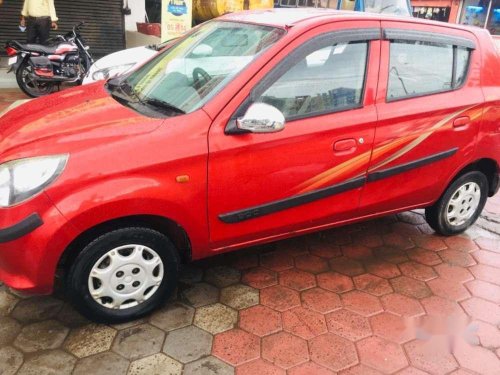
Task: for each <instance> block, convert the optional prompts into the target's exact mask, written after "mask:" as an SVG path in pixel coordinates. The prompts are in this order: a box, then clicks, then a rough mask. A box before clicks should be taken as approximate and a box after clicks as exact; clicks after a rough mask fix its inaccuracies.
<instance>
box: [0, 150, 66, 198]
mask: <svg viewBox="0 0 500 375" xmlns="http://www.w3.org/2000/svg"><path fill="white" fill-rule="evenodd" d="M67 161H68V155H54V156H42V157H35V158H26V159H19V160H13V161H10V162H7V163H4V164H2V165H0V207H10V206H13V205H15V204H17V203H20V202H22V201H25V200H27V199H29V198H31V197H32V196H34V195H35V194H37V193H39V192H41V191H42V190H43V189H45V188H46V187H47V186H48V185H50V184H51V183H52V182H53V181H54V180H55V179H56V178H57V177H58V176H59V175H60V174H61V172H62V171H63V169H64V167H65V166H66V162H67Z"/></svg>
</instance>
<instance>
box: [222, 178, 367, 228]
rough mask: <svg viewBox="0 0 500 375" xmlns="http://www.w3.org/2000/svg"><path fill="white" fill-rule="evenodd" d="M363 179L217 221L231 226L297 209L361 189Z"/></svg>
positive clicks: (235, 212)
mask: <svg viewBox="0 0 500 375" xmlns="http://www.w3.org/2000/svg"><path fill="white" fill-rule="evenodd" d="M365 181H366V179H365V177H358V178H354V179H352V180H348V181H346V182H343V183H341V184H337V185H333V186H329V187H326V188H323V189H318V190H315V191H312V192H310V193H304V194H299V195H295V196H293V197H290V198H285V199H280V200H277V201H274V202H270V203H265V204H262V205H259V206H254V207H250V208H245V209H244V210H238V211H232V212H229V213H226V214H221V215H219V219H220V220H221V221H223V222H224V223H228V224H233V223H239V222H241V221H245V220H249V219H253V218H256V217H260V216H264V215H269V214H272V213H275V212H278V211H282V210H286V209H288V208H292V207H297V206H300V205H302V204H306V203H310V202H314V201H316V200H319V199H323V198H326V197H329V196H332V195H336V194H340V193H343V192H345V191H348V190H353V189H357V188H360V187H362V186H363V185H364V184H365Z"/></svg>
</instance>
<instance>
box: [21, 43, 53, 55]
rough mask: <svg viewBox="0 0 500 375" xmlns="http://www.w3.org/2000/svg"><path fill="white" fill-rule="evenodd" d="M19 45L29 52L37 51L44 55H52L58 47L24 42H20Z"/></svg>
mask: <svg viewBox="0 0 500 375" xmlns="http://www.w3.org/2000/svg"><path fill="white" fill-rule="evenodd" d="M18 45H19V46H20V47H21V48H22V49H23V50H24V51H27V52H35V53H41V54H44V55H52V54H54V53H56V49H57V47H52V46H42V45H40V44H22V43H18Z"/></svg>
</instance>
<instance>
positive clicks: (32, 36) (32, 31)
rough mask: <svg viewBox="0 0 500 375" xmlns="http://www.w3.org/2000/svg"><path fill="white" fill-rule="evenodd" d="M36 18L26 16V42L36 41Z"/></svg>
mask: <svg viewBox="0 0 500 375" xmlns="http://www.w3.org/2000/svg"><path fill="white" fill-rule="evenodd" d="M36 26H37V25H36V20H35V19H34V18H31V17H28V18H27V19H26V33H27V35H26V43H30V44H31V43H36V39H37V34H38V33H37V27H36Z"/></svg>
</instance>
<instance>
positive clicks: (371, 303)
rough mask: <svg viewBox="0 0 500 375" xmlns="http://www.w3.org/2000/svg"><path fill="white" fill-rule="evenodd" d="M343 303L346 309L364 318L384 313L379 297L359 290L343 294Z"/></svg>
mask: <svg viewBox="0 0 500 375" xmlns="http://www.w3.org/2000/svg"><path fill="white" fill-rule="evenodd" d="M342 302H343V303H344V306H345V308H346V309H349V310H352V311H355V312H357V313H359V314H361V315H364V316H371V315H375V314H377V313H379V312H382V311H383V308H382V305H381V304H380V301H379V299H378V298H377V297H375V296H372V295H370V294H368V293H365V292H360V291H358V290H353V291H352V292H347V293H345V294H342Z"/></svg>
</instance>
